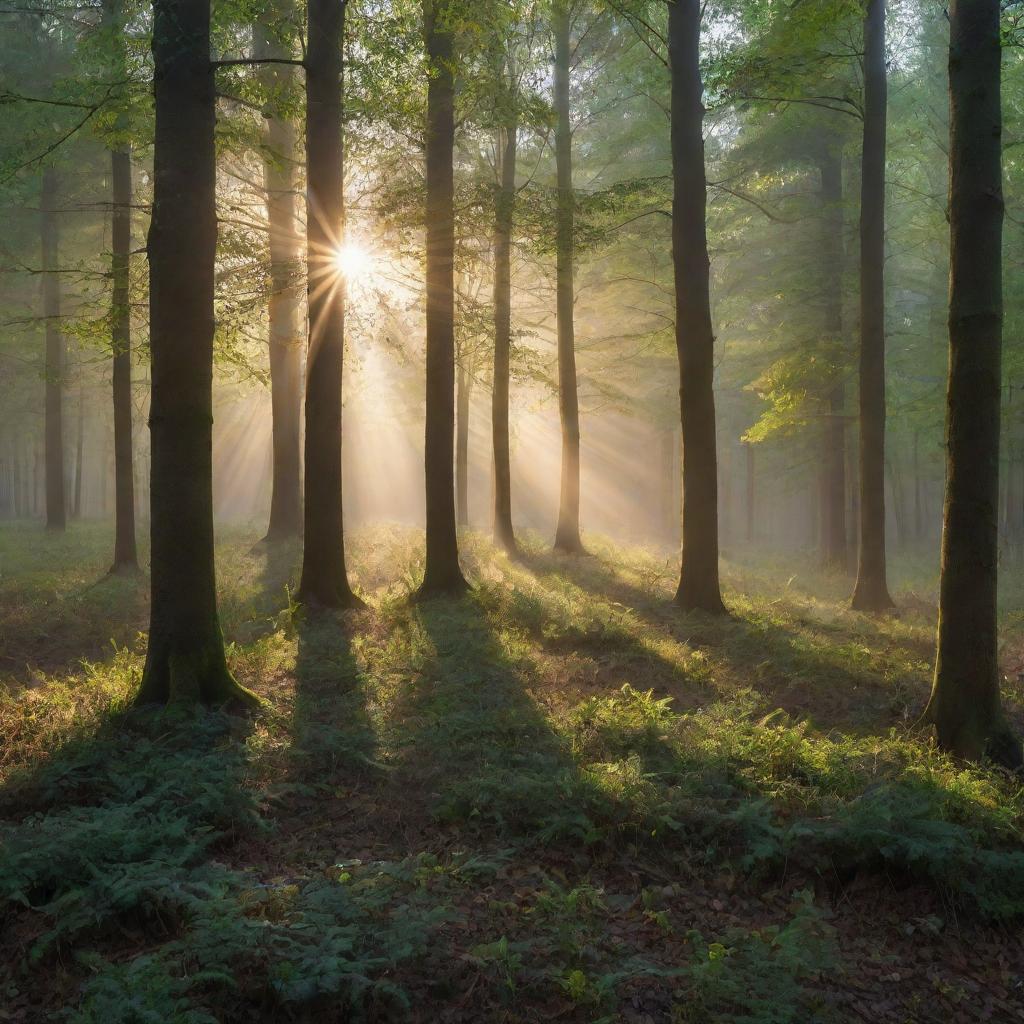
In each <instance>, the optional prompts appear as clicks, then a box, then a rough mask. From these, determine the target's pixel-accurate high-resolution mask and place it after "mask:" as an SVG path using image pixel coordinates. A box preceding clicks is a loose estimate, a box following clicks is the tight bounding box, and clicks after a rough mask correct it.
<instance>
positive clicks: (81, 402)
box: [71, 361, 85, 519]
mask: <svg viewBox="0 0 1024 1024" xmlns="http://www.w3.org/2000/svg"><path fill="white" fill-rule="evenodd" d="M78 372H79V374H81V373H82V364H81V361H79V364H78ZM76 426H77V428H78V429H77V436H76V438H75V485H74V490H73V492H72V493H73V497H72V499H71V516H72V518H73V519H81V518H82V469H83V467H82V463H83V461H84V459H85V389H84V388H83V386H82V381H81V379H79V381H78V423H77V424H76Z"/></svg>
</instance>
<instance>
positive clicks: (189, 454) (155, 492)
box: [136, 0, 256, 704]
mask: <svg viewBox="0 0 1024 1024" xmlns="http://www.w3.org/2000/svg"><path fill="white" fill-rule="evenodd" d="M152 45H153V98H154V111H155V120H156V132H155V141H154V151H153V215H152V221H151V224H150V229H149V242H148V251H149V266H150V280H149V285H150V298H149V322H150V350H151V354H152V397H151V405H150V419H149V428H150V438H151V444H150V450H151V459H152V462H151V477H150V503H151V504H150V535H151V543H152V555H151V572H152V601H151V612H150V630H149V649H148V651H147V654H146V665H145V668H144V670H143V675H142V684H141V686H140V688H139V693H138V696H137V698H136V700H137V702H138V703H141V704H149V703H166V702H169V701H172V702H182V703H197V702H202V703H206V704H222V703H229V702H230V703H236V704H252V703H254V702H255V701H256V698H255V697H254V696H253V695H252V694H250V693H249V692H248V691H247V690H245V689H243V688H242V687H241V686H239V685H238V683H236V682H235V680H234V679H233V678H232V676H231V674H230V672H229V671H228V667H227V663H226V661H225V657H224V641H223V637H222V635H221V630H220V623H219V620H218V616H217V591H216V581H215V576H214V546H213V544H214V542H213V460H212V442H213V400H212V383H213V333H214V320H213V293H214V262H215V258H216V249H217V211H216V205H215V186H216V158H215V154H214V120H215V99H214V81H213V69H212V67H211V65H210V2H209V0H155V2H154V4H153V44H152Z"/></svg>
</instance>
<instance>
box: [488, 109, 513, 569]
mask: <svg viewBox="0 0 1024 1024" xmlns="http://www.w3.org/2000/svg"><path fill="white" fill-rule="evenodd" d="M516 134H517V133H516V120H515V116H514V114H513V115H512V117H511V118H510V121H509V124H507V125H506V126H505V127H504V128H502V129H501V130H500V131H499V132H498V154H499V155H498V173H499V175H500V178H499V184H498V191H497V194H496V196H495V202H494V384H493V390H492V392H491V435H492V442H493V448H494V540H495V542H496V543H497V544H499V545H501V547H502V548H504V550H505V551H506V553H508V554H509V555H512V556H514V555H517V554H518V551H519V548H518V545H517V544H516V536H515V530H514V529H513V527H512V456H511V451H510V440H509V387H510V377H511V361H512V229H513V216H514V209H515V195H516V141H517V140H516Z"/></svg>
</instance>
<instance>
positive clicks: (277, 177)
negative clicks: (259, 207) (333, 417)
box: [255, 11, 302, 541]
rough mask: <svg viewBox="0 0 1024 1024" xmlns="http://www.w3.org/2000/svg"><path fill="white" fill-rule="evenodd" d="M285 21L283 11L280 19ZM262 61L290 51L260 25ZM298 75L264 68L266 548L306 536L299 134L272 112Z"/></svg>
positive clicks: (282, 67)
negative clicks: (268, 417)
mask: <svg viewBox="0 0 1024 1024" xmlns="http://www.w3.org/2000/svg"><path fill="white" fill-rule="evenodd" d="M277 13H278V16H283V15H284V14H285V13H287V12H284V11H281V12H277ZM255 32H256V37H257V45H256V54H257V56H259V57H270V58H275V59H285V58H289V57H291V56H292V54H291V53H290V52H289V50H288V48H287V47H285V46H284V45H282V44H281V43H279V42H278V41H277V40H276V39H274V38H273V37H272V35H271V33H270V32H268V31H267V30H266V29H265V28H263V27H262V26H260V25H257V26H256V29H255ZM296 71H297V69H296V68H294V67H289V66H287V65H281V64H268V65H264V66H263V67H262V68H261V69H260V77H261V79H262V81H263V85H264V88H266V89H267V91H268V92H269V93H270V94H271V102H270V103H269V104H268V107H267V109H266V110H265V112H264V116H265V117H266V126H265V129H264V133H263V141H264V147H265V149H264V155H263V182H264V187H265V189H266V192H267V223H268V232H267V233H268V242H269V247H270V296H269V300H268V303H267V316H268V320H269V339H268V340H269V352H270V404H271V431H272V441H271V451H272V462H271V465H272V468H271V493H270V521H269V523H268V526H267V536H266V539H267V540H268V541H275V540H283V539H285V538H288V537H297V536H298V535H299V534H300V533H301V532H302V430H301V416H302V309H301V301H300V292H301V249H300V246H301V235H300V231H299V219H298V211H297V199H296V185H297V177H298V175H297V166H298V160H297V152H298V132H297V131H296V127H295V125H294V123H293V122H292V121H291V120H290V119H288V118H287V117H284V116H282V115H281V114H280V113H279V112H278V111H276V110H275V109H274V106H275V101H276V100H277V99H278V96H277V95H276V94H277V92H278V91H279V90H281V89H288V88H290V87H291V86H292V84H293V82H294V79H295V76H296Z"/></svg>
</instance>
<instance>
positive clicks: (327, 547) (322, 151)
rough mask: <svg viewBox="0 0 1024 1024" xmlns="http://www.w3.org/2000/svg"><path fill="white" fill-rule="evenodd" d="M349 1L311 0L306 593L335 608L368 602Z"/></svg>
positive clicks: (308, 54)
mask: <svg viewBox="0 0 1024 1024" xmlns="http://www.w3.org/2000/svg"><path fill="white" fill-rule="evenodd" d="M345 8H346V5H345V3H344V2H339V0H310V3H309V12H308V19H309V29H308V44H307V52H306V262H307V280H308V286H307V287H308V291H307V306H308V312H309V346H308V350H307V355H306V500H305V502H304V524H305V529H304V531H303V532H304V544H303V551H302V579H301V582H300V583H299V598H300V599H301V600H303V601H307V602H311V603H313V604H318V605H323V606H324V607H328V608H352V607H357V606H359V605H360V604H362V602H361V601H360V600H359V598H357V597H356V596H355V594H354V593H353V592H352V588H351V586H350V584H349V580H348V572H347V569H346V566H345V534H344V522H343V515H342V480H341V415H342V401H341V387H342V369H343V361H344V355H345V280H344V277H343V275H342V274H340V273H339V272H338V268H337V262H336V253H337V248H338V246H339V244H340V243H341V240H342V232H343V229H344V217H345V201H344V191H343V190H344V180H345V178H344V165H343V158H344V150H343V140H342V115H343V111H342V87H343V66H342V43H343V40H344V27H345Z"/></svg>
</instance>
